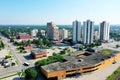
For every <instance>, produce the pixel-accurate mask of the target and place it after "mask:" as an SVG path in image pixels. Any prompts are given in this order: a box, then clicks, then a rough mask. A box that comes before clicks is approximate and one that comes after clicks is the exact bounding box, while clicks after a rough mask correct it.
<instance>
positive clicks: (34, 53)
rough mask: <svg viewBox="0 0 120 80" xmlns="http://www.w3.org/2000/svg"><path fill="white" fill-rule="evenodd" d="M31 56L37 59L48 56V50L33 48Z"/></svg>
mask: <svg viewBox="0 0 120 80" xmlns="http://www.w3.org/2000/svg"><path fill="white" fill-rule="evenodd" d="M31 56H32V57H33V58H35V59H37V58H42V57H46V56H47V52H46V51H44V50H32V51H31Z"/></svg>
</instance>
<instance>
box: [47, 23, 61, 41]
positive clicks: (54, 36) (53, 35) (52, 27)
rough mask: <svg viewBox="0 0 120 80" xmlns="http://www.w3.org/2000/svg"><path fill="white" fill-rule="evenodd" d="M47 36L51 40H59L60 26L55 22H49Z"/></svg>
mask: <svg viewBox="0 0 120 80" xmlns="http://www.w3.org/2000/svg"><path fill="white" fill-rule="evenodd" d="M47 37H48V38H49V39H51V40H59V28H58V27H57V26H56V24H54V23H53V22H48V23H47Z"/></svg>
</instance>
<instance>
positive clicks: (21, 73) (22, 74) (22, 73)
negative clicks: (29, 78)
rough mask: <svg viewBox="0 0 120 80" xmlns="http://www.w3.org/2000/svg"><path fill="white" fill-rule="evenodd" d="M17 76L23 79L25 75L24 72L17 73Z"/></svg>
mask: <svg viewBox="0 0 120 80" xmlns="http://www.w3.org/2000/svg"><path fill="white" fill-rule="evenodd" d="M18 75H19V76H22V77H25V75H26V74H25V72H19V73H18Z"/></svg>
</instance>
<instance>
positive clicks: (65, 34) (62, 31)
mask: <svg viewBox="0 0 120 80" xmlns="http://www.w3.org/2000/svg"><path fill="white" fill-rule="evenodd" d="M59 36H60V39H61V40H62V39H65V38H68V30H66V29H60V30H59Z"/></svg>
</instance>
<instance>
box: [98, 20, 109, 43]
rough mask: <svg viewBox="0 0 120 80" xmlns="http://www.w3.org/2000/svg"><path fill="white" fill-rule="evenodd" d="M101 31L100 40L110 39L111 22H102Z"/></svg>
mask: <svg viewBox="0 0 120 80" xmlns="http://www.w3.org/2000/svg"><path fill="white" fill-rule="evenodd" d="M99 30H100V31H99V33H100V40H105V41H107V40H109V32H110V26H109V23H107V22H106V21H103V22H102V23H100V28H99Z"/></svg>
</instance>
